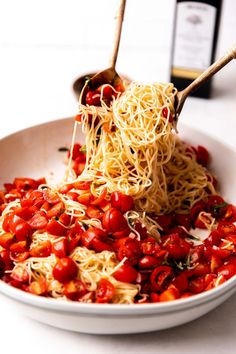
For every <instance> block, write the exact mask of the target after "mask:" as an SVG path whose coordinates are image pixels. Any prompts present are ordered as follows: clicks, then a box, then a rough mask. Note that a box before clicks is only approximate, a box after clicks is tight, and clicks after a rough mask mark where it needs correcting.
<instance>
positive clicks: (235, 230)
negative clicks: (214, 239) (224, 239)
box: [217, 221, 236, 236]
mask: <svg viewBox="0 0 236 354" xmlns="http://www.w3.org/2000/svg"><path fill="white" fill-rule="evenodd" d="M217 230H218V231H219V232H220V233H221V234H222V236H225V235H228V234H236V226H235V225H234V224H233V223H231V222H229V221H220V222H219V224H218V226H217Z"/></svg>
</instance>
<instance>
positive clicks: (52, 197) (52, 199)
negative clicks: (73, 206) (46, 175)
mask: <svg viewBox="0 0 236 354" xmlns="http://www.w3.org/2000/svg"><path fill="white" fill-rule="evenodd" d="M43 197H44V199H45V200H46V201H47V202H48V203H50V204H56V203H58V202H60V201H61V200H60V197H59V195H58V193H57V192H56V191H54V190H52V189H50V188H46V189H44V190H43Z"/></svg>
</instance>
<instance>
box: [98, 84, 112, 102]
mask: <svg viewBox="0 0 236 354" xmlns="http://www.w3.org/2000/svg"><path fill="white" fill-rule="evenodd" d="M97 91H98V92H99V93H102V95H103V98H107V99H111V98H112V96H113V95H114V89H113V87H112V86H110V85H108V84H105V85H101V86H99V87H98V89H97Z"/></svg>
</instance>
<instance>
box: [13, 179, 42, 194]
mask: <svg viewBox="0 0 236 354" xmlns="http://www.w3.org/2000/svg"><path fill="white" fill-rule="evenodd" d="M13 184H14V186H15V187H16V189H18V190H23V191H27V190H29V189H37V188H38V185H39V184H38V183H37V181H35V180H34V179H32V178H24V177H23V178H20V177H17V178H15V179H14V182H13Z"/></svg>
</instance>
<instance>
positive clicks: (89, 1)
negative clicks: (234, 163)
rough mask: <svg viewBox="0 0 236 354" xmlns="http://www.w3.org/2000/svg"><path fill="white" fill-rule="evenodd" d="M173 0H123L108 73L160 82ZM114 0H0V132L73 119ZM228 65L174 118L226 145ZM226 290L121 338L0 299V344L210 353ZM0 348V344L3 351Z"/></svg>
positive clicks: (105, 39)
mask: <svg viewBox="0 0 236 354" xmlns="http://www.w3.org/2000/svg"><path fill="white" fill-rule="evenodd" d="M174 4H175V1H174V0H145V1H141V0H136V1H135V0H127V9H126V14H125V22H124V28H123V35H122V42H121V48H120V53H119V58H118V62H117V71H118V72H121V73H124V74H127V75H128V76H130V77H131V78H134V79H135V80H143V81H150V82H152V81H166V80H168V79H169V67H170V52H171V40H172V31H173V16H174ZM116 6H117V0H110V1H109V0H86V1H85V0H84V1H82V0H77V1H76V0H57V1H56V0H41V1H39V0H38V1H36V0H34V1H33V0H21V1H19V0H7V1H6V0H5V1H4V0H0V119H1V128H0V137H3V136H5V135H8V134H10V133H12V132H14V131H17V130H19V129H23V128H25V127H28V126H30V125H35V124H38V123H41V122H44V121H47V120H54V119H57V118H62V117H67V116H71V115H75V114H76V111H77V102H76V99H75V97H74V95H73V92H72V89H71V86H72V83H73V81H74V80H75V78H77V77H78V76H79V75H80V74H82V73H84V72H90V71H96V70H97V69H103V68H106V67H107V66H108V61H109V55H110V49H111V43H112V39H113V29H114V14H115V9H116ZM235 13H236V2H235V1H233V0H224V7H223V14H222V21H221V31H220V37H219V43H218V49H217V57H219V56H220V55H222V54H224V53H225V51H226V50H227V49H228V48H229V47H230V46H232V45H233V44H235V43H236V34H235V28H236V17H235ZM235 112H236V62H232V63H230V64H229V65H228V66H227V67H226V68H224V69H223V70H222V71H221V72H220V73H218V74H217V75H216V77H215V80H214V88H213V95H212V98H211V99H209V100H204V99H197V98H189V99H188V100H187V102H186V105H185V107H184V110H183V113H182V115H181V121H183V122H184V123H186V124H189V125H192V126H194V127H197V128H198V129H200V130H202V131H204V132H207V133H208V134H210V135H212V136H215V137H217V138H218V139H220V140H222V141H224V142H226V143H228V144H230V145H232V146H234V147H235V148H236V139H235V130H236V113H235ZM235 323H236V296H233V297H232V298H231V299H230V300H228V301H227V302H226V303H225V304H223V305H222V306H220V307H219V308H217V309H216V310H214V311H212V312H211V313H210V314H208V315H206V316H204V317H202V318H201V319H199V320H196V321H194V322H192V323H189V324H187V325H184V326H181V327H178V328H175V329H171V330H165V331H162V332H156V333H150V334H141V335H129V336H128V335H127V336H91V335H86V334H77V333H70V332H66V331H62V330H58V329H56V328H51V327H48V326H46V325H43V324H39V323H37V322H34V321H31V320H29V319H27V318H25V317H24V316H22V315H21V314H18V312H17V309H16V308H15V307H10V306H9V305H8V303H7V302H6V301H5V300H4V298H0V338H1V339H0V345H1V351H3V352H5V353H9V354H13V353H19V354H21V353H22V354H23V353H24V354H28V353H34V354H39V353H40V354H42V353H45V354H49V353H52V354H54V353H55V354H62V353H63V354H64V353H66V352H69V353H70V354H74V353H81V352H86V353H88V354H95V353H96V354H100V353H102V354H110V353H113V354H118V353H127V354H129V353H136V354H139V353H162V354H170V353H171V354H178V353H182V354H184V353H193V354H194V353H208V354H209V353H210V354H211V353H214V354H224V353H225V354H226V353H227V354H231V353H232V354H233V353H235V350H236V349H235V347H236V341H235V338H236V326H235ZM3 348H4V349H3Z"/></svg>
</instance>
